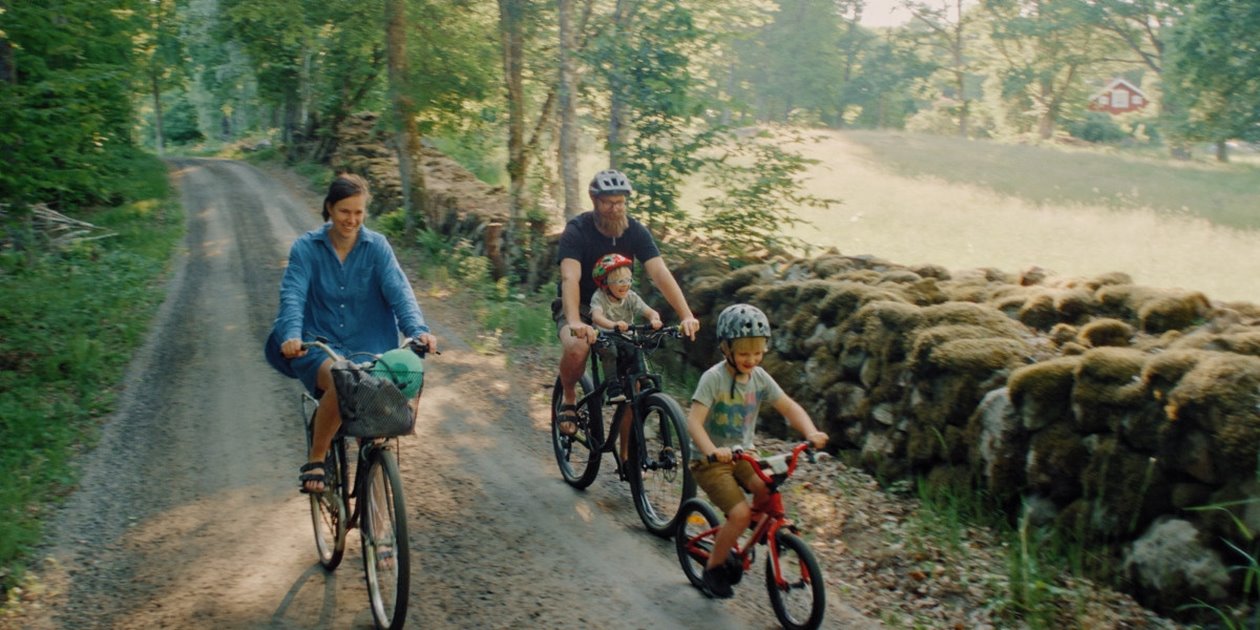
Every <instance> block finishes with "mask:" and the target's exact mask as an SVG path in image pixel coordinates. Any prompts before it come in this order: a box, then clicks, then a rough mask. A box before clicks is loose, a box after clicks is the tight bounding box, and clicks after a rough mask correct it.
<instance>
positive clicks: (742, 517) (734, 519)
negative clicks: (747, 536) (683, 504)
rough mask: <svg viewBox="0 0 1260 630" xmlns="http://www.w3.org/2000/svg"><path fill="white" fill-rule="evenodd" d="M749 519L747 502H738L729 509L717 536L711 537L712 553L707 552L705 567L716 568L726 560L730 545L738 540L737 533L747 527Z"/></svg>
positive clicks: (749, 510) (749, 513) (750, 518)
mask: <svg viewBox="0 0 1260 630" xmlns="http://www.w3.org/2000/svg"><path fill="white" fill-rule="evenodd" d="M751 520H752V510H751V509H750V508H749V507H748V504H747V503H740V504H739V505H737V506H735V507H734V508H732V509H731V511H730V513H728V514H727V515H726V522H725V523H723V524H722V529H720V530H718V534H717V537H716V538H714V539H713V553H711V554H709V561H708V563H707V564H706V566H705V568H706V569H716V568H718V567H720V566H722V565H723V564H724V563H725V562H726V558H727V557H728V556H729V555H730V550H731V547H733V546H735V543H737V542H739V535H740V534H742V533H743V532H744V530H746V529H748V523H749V522H751Z"/></svg>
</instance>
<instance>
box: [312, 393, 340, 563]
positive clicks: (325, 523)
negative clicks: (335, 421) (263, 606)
mask: <svg viewBox="0 0 1260 630" xmlns="http://www.w3.org/2000/svg"><path fill="white" fill-rule="evenodd" d="M313 420H314V418H313V416H312V422H313ZM310 440H311V433H310V425H308V426H307V432H306V441H307V446H308V447H309V446H310ZM345 462H346V447H345V444H344V443H343V442H342V441H341V440H333V444H332V447H331V448H329V449H328V454H327V456H325V457H324V491H323V492H321V493H319V494H308V495H307V496H309V497H310V503H311V525H312V526H313V527H314V529H315V551H316V553H318V554H319V564H320V565H322V566H323V567H324V568H325V569H328V570H329V571H332V570H333V569H336V568H337V565H339V564H341V558H342V556H343V555H344V554H345V552H346V502H345V499H344V492H343V490H344V487H343V484H342V480H343V478H344V477H343V475H344V472H345V468H346V467H345Z"/></svg>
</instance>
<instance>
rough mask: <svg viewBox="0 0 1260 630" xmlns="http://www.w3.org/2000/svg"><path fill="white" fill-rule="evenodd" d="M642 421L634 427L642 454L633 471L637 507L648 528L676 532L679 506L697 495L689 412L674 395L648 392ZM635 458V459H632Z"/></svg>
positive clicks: (665, 535) (658, 532) (635, 449)
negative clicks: (688, 426)
mask: <svg viewBox="0 0 1260 630" xmlns="http://www.w3.org/2000/svg"><path fill="white" fill-rule="evenodd" d="M639 409H640V418H641V419H642V423H641V424H639V425H637V426H636V428H635V431H634V440H635V441H636V442H637V444H636V445H635V446H634V447H633V450H632V451H631V452H632V453H637V456H638V458H639V460H638V462H637V464H638V465H637V466H634V467H632V469H631V471H630V477H631V480H630V484H631V486H630V487H631V488H633V490H634V509H635V510H637V511H638V512H639V518H640V519H642V520H643V524H644V525H645V526H646V527H647V529H648V531H650V532H652V533H653V534H656V535H657V536H660V537H662V538H669V537H670V536H673V535H674V526H675V525H676V524H677V522H678V521H677V517H678V510H679V508H681V507H682V504H683V501H686V500H687V499H690V498H691V497H694V496H695V495H696V482H695V480H694V479H692V478H691V469H690V468H689V467H688V466H687V464H688V462H689V461H690V453H691V449H690V444H689V441H688V439H687V424H686V420H685V418H686V416H685V415H683V410H682V407H680V406H678V402H677V401H675V400H674V399H673V397H671V396H668V395H666V394H663V393H660V392H654V393H652V394H649V395H648V396H647V397H646V398H645V399H644V400H643V402H642V403H641V407H640V408H639ZM631 461H633V460H631Z"/></svg>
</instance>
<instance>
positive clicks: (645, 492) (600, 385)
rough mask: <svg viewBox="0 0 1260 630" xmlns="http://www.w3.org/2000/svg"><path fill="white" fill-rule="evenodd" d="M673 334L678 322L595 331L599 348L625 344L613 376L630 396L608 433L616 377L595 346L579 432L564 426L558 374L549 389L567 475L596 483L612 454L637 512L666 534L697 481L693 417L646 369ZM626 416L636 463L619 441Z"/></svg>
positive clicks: (579, 483)
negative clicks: (606, 407)
mask: <svg viewBox="0 0 1260 630" xmlns="http://www.w3.org/2000/svg"><path fill="white" fill-rule="evenodd" d="M670 338H673V339H681V338H682V331H681V329H680V328H679V327H678V326H668V327H665V328H661V329H659V330H653V329H652V327H651V326H650V325H647V324H641V325H637V326H631V327H630V329H629V330H627V331H624V332H621V331H611V332H600V333H599V334H598V336H597V337H596V342H595V344H594V347H595V348H600V349H605V348H619V349H620V350H621V356H620V358H619V360H618V363H617V374H615V375H613V377H614V378H619V379H621V384H622V391H623V392H625V394H626V397H627V398H626V400H625V401H624V402H619V403H617V404H616V407H615V409H614V411H613V416H612V417H613V420H612V421H611V422H610V423H609V427H608V435H609V438H608V439H607V440H605V438H604V432H603V417H602V411H603V401H604V395H605V392H606V390H607V389H608V385H609V382H610V381H608V380H606V379H604V378H603V377H602V376H601V366H600V359H599V355H598V353H597V352H591V356H590V373H589V374H583V375H582V377H581V378H580V379H579V380H578V382H577V383H576V387H577V388H578V392H577V403H576V405H577V408H578V419H577V423H576V424H577V432H576V433H574V434H573V435H565V434H563V433H562V432H561V431H560V421H561V418H560V416H559V412H560V405H561V404H562V403H563V401H564V397H563V390H562V389H561V387H560V379H559V378H556V382H555V386H554V388H553V389H552V392H551V441H552V447H553V450H554V451H555V455H556V463H557V464H558V465H559V467H560V474H561V476H562V477H564V480H565V482H566V483H568V484H569V485H570V486H573V487H574V488H577V489H579V490H581V489H584V488H586V487H587V486H589V485H591V483H592V482H594V481H595V477H596V475H598V474H599V465H600V459H601V456H602V455H603V453H612V454H613V459H614V461H616V464H617V470H618V477H619V478H620V479H621V480H622V481H628V482H629V483H630V488H631V494H632V495H633V496H634V507H635V510H636V511H637V512H638V513H639V518H640V519H641V520H642V521H643V524H644V526H646V527H647V529H648V531H650V532H652V533H653V534H655V535H657V536H660V537H662V538H668V537H669V536H671V535H673V533H674V527H675V524H676V522H677V516H678V509H679V508H680V507H681V506H682V503H683V502H684V501H686V500H687V499H690V498H691V497H693V496H695V494H696V484H695V480H693V479H692V478H691V471H690V470H688V468H687V461H688V459H689V454H690V448H691V447H690V441H689V439H688V437H687V420H686V418H687V416H686V414H684V413H683V410H682V407H681V406H680V405H679V404H678V402H677V401H676V400H674V398H673V397H672V396H670V395H668V394H666V393H665V392H664V391H662V390H661V377H660V375H658V374H652V373H649V372H648V370H647V364H646V359H645V357H646V355H647V354H648V353H650V352H652V351H654V350H656V349H658V348H659V347H660V346H661V345H662V344H663V343H664V341H665V340H666V339H670ZM627 410H629V411H630V414H628V415H627V413H626V411H627ZM626 418H630V433H629V440H630V444H629V453H630V454H629V455H628V456H627V458H626V459H627V460H629V461H632V462H634V465H628V464H627V462H626V461H623V460H622V458H621V452H620V449H618V448H616V444H617V437H618V436H619V435H621V430H622V428H623V427H622V424H623V423H624V422H626Z"/></svg>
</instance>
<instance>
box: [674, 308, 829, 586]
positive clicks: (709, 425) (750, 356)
mask: <svg viewBox="0 0 1260 630" xmlns="http://www.w3.org/2000/svg"><path fill="white" fill-rule="evenodd" d="M717 338H718V347H719V348H720V349H721V350H722V355H723V357H725V359H724V360H723V361H722V362H720V363H718V364H717V365H714V366H713V367H711V368H709V369H708V370H705V372H704V374H702V375H701V376H700V382H699V384H697V385H696V392H695V394H693V395H692V397H691V411H690V412H689V413H688V414H687V432H688V433H689V434H690V435H691V440H692V444H693V446H694V448H693V449H692V450H691V454H692V461H691V470H692V475H693V477H694V478H695V480H696V485H698V486H700V488H701V489H703V490H704V492H705V494H706V495H707V496H708V497H709V501H710V502H712V503H713V504H714V505H715V506H716V507H717V508H718V509H719V510H722V512H723V513H725V514H726V522H725V523H723V525H722V528H721V530H719V531H718V535H717V537H716V538H715V539H714V544H713V550H712V553H711V554H710V556H709V561H708V564H707V566H706V567H705V569H704V585H705V589H704V590H705V594H706V595H709V596H710V597H719V598H727V597H730V596H732V595H734V591H733V590H731V586H732V584H733V583H734V582H735V581H737V579H738V577H739V576H741V575H742V573H740V569H739V567H738V564H737V561H736V560H735V558H734V557H733V554H731V551H730V550H731V548H732V547H733V546H734V544H735V543H736V542H737V541H738V539H739V536H740V534H741V533H743V532H744V531H745V530H746V529H748V526H749V524H750V523H751V521H752V509H751V507H750V506H749V503H748V501H746V500H745V498H744V492H745V491H747V492H750V493H752V495H753V503H754V504H758V503H760V502H764V501H766V500H768V499H769V495H770V491H769V489H767V488H766V485H765V483H763V482H762V481H761V478H760V477H758V476H757V474H756V473H755V472H754V471H753V468H752V465H751V464H749V463H748V462H746V461H744V460H742V459H741V460H735V459H734V458H733V455H732V447H740V448H743V449H744V450H745V451H748V452H750V453H751V452H753V437H754V435H755V433H756V429H757V414H758V411H759V409H760V407H761V403H763V402H766V403H770V404H771V405H772V406H773V407H774V409H775V411H778V412H779V413H780V414H782V415H783V417H784V418H785V419H786V420H787V422H788V424H789V425H790V426H791V427H792V428H793V429H796V430H797V431H799V432H800V433H801V434H802V435H804V436H805V438H806V439H808V440H809V441H810V442H811V443H812V444H813V446H814V448H822V447H823V446H826V444H827V434H826V433H823V432H822V431H819V430H818V428H817V427H815V426H814V422H813V421H812V420H810V418H809V414H808V413H806V411H805V409H804V408H802V407H801V406H800V405H799V404H797V402H796V401H794V400H792V398H790V397H789V396H788V395H787V394H785V393H784V392H783V389H782V388H781V387H779V384H778V383H776V382H775V380H774V378H773V377H771V376H770V374H769V373H768V372H766V370H765V369H764V368H762V367H761V360H762V358H764V357H765V353H766V349H767V347H768V346H769V343H770V321H769V320H768V319H766V315H765V313H763V312H761V310H760V309H758V308H757V307H755V306H752V305H749V304H735V305H733V306H729V307H727V308H726V309H725V310H723V311H722V312H721V314H719V315H718V319H717ZM710 458H712V459H713V460H716V461H710Z"/></svg>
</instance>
